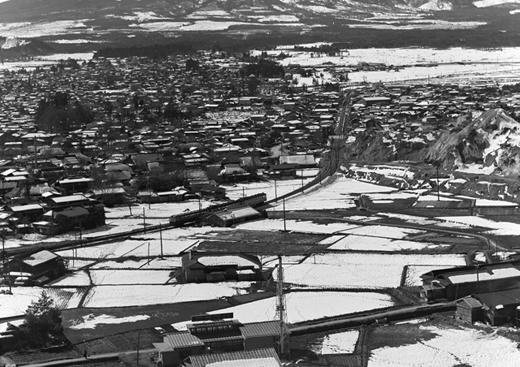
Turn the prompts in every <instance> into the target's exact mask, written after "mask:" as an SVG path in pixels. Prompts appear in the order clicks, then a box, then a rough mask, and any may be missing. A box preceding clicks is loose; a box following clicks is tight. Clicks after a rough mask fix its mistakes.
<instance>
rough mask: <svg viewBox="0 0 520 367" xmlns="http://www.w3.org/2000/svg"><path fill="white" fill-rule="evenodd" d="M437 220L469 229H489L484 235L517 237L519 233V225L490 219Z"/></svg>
mask: <svg viewBox="0 0 520 367" xmlns="http://www.w3.org/2000/svg"><path fill="white" fill-rule="evenodd" d="M439 219H442V220H445V221H448V222H450V223H455V224H462V225H468V226H471V227H483V228H490V229H491V230H489V231H486V232H485V233H486V234H492V235H495V236H517V235H518V233H520V224H518V223H512V222H506V221H501V222H495V221H494V220H491V219H486V218H482V217H475V216H465V217H463V216H461V217H440V218H439Z"/></svg>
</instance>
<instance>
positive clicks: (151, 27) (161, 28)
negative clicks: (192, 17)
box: [129, 21, 189, 32]
mask: <svg viewBox="0 0 520 367" xmlns="http://www.w3.org/2000/svg"><path fill="white" fill-rule="evenodd" d="M185 24H189V23H185V22H170V21H165V22H150V23H139V24H137V23H136V24H130V25H129V27H135V28H142V29H146V30H147V31H150V32H173V31H178V30H179V28H181V27H182V26H183V25H185Z"/></svg>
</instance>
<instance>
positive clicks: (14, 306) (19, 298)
mask: <svg viewBox="0 0 520 367" xmlns="http://www.w3.org/2000/svg"><path fill="white" fill-rule="evenodd" d="M42 291H45V292H46V293H47V295H49V296H50V297H51V298H52V300H53V301H54V304H55V305H56V306H57V307H58V308H60V309H68V308H76V307H78V305H79V302H80V300H81V297H82V296H83V292H84V290H82V289H76V288H55V289H52V288H40V287H13V288H12V293H13V294H0V318H5V317H14V316H21V315H23V314H25V311H26V310H27V307H29V305H30V304H31V303H32V302H36V301H37V300H38V299H39V298H40V296H41V294H42Z"/></svg>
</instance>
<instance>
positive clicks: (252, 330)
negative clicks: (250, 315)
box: [240, 321, 280, 338]
mask: <svg viewBox="0 0 520 367" xmlns="http://www.w3.org/2000/svg"><path fill="white" fill-rule="evenodd" d="M240 331H241V332H242V335H243V336H244V338H253V337H258V336H271V335H273V336H275V335H280V324H279V322H278V321H266V322H255V323H251V324H244V325H242V326H241V327H240Z"/></svg>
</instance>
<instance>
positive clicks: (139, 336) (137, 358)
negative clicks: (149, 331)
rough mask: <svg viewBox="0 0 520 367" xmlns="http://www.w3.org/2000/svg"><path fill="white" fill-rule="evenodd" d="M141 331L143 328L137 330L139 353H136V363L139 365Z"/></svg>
mask: <svg viewBox="0 0 520 367" xmlns="http://www.w3.org/2000/svg"><path fill="white" fill-rule="evenodd" d="M141 331H143V330H142V329H141V330H139V331H138V332H137V355H136V361H135V363H136V364H137V365H138V366H139V340H140V339H141Z"/></svg>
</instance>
